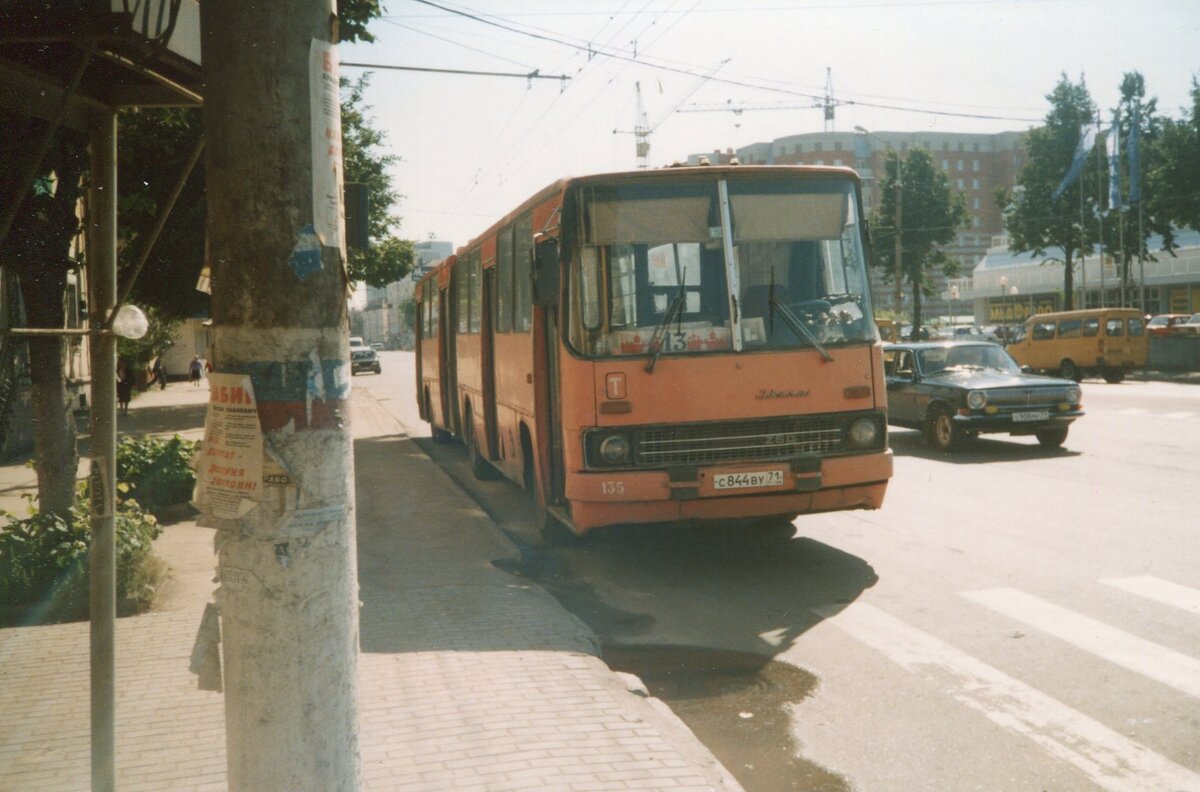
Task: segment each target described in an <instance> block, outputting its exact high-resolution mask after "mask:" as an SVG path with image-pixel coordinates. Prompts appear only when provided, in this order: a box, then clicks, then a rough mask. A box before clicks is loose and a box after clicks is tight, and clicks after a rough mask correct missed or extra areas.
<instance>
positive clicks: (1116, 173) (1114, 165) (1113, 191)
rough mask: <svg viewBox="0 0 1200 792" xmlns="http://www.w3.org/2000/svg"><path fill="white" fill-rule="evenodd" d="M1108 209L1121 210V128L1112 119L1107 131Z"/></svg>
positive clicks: (1118, 121) (1117, 121) (1118, 123)
mask: <svg viewBox="0 0 1200 792" xmlns="http://www.w3.org/2000/svg"><path fill="white" fill-rule="evenodd" d="M1105 142H1106V144H1107V146H1106V147H1107V149H1108V209H1109V211H1110V212H1111V211H1112V210H1113V209H1116V210H1117V211H1120V210H1121V127H1120V120H1119V119H1114V120H1113V125H1112V127H1111V128H1109V130H1108V140H1107V141H1105Z"/></svg>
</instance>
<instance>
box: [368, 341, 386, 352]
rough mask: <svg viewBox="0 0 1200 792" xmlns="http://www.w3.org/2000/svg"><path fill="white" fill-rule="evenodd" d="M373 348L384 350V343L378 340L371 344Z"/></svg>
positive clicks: (378, 350) (379, 350)
mask: <svg viewBox="0 0 1200 792" xmlns="http://www.w3.org/2000/svg"><path fill="white" fill-rule="evenodd" d="M371 349H374V350H375V351H376V352H382V351H383V344H380V343H378V342H376V343H374V344H371Z"/></svg>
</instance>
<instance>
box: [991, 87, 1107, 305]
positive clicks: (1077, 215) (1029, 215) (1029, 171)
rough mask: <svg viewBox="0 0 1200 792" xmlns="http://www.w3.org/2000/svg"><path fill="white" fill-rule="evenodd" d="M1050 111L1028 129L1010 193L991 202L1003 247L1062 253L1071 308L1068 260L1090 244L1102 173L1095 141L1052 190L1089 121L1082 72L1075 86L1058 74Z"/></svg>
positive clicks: (1090, 107)
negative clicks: (1078, 172)
mask: <svg viewBox="0 0 1200 792" xmlns="http://www.w3.org/2000/svg"><path fill="white" fill-rule="evenodd" d="M1046 99H1047V100H1048V101H1049V102H1050V111H1049V112H1048V113H1047V114H1046V122H1045V124H1044V125H1043V126H1041V127H1038V128H1036V129H1032V130H1030V132H1029V135H1028V136H1027V137H1026V139H1025V151H1026V155H1027V161H1026V163H1025V166H1024V167H1023V168H1021V172H1020V174H1018V176H1017V185H1016V188H1015V189H1014V190H1013V191H1012V193H1004V192H1001V193H999V194H998V195H997V201H998V202H999V203H1000V206H1001V207H1002V208H1003V209H1004V227H1005V230H1007V231H1008V234H1009V239H1010V242H1009V249H1010V250H1012V251H1013V252H1014V253H1027V252H1030V251H1032V252H1033V253H1034V255H1037V256H1044V255H1046V252H1047V251H1048V250H1051V249H1053V248H1061V249H1062V252H1063V260H1064V267H1063V307H1064V308H1065V309H1066V310H1068V311H1069V310H1071V309H1072V307H1073V305H1074V295H1075V280H1074V278H1075V268H1074V261H1075V259H1076V257H1077V256H1081V255H1082V254H1084V253H1086V252H1087V251H1088V250H1089V249H1090V244H1091V241H1092V240H1091V239H1090V238H1089V236H1088V234H1089V233H1093V234H1094V233H1095V230H1094V229H1092V230H1090V231H1089V228H1088V226H1089V223H1088V220H1087V219H1088V218H1091V217H1093V216H1094V214H1095V212H1096V210H1097V201H1098V196H1099V189H1098V188H1099V186H1100V185H1101V184H1102V183H1103V182H1102V180H1103V179H1105V178H1107V175H1106V172H1105V171H1104V154H1103V149H1102V148H1101V147H1100V146H1096V148H1094V149H1093V150H1092V152H1091V154H1090V156H1089V157H1088V161H1087V164H1086V165H1085V167H1084V175H1083V176H1081V177H1080V178H1079V179H1078V180H1077V181H1076V183H1075V184H1074V185H1072V186H1071V187H1070V188H1069V189H1066V190H1064V191H1063V192H1062V193H1061V194H1059V195H1058V196H1057V197H1056V196H1055V194H1054V193H1055V191H1056V190H1057V189H1058V186H1059V184H1061V183H1062V180H1063V177H1064V176H1065V175H1066V174H1067V171H1068V169H1069V168H1070V167H1071V162H1072V160H1073V158H1074V155H1075V150H1076V148H1077V147H1078V145H1079V139H1080V130H1081V128H1082V127H1084V126H1085V125H1088V124H1092V123H1095V120H1096V106H1095V104H1093V103H1092V98H1091V95H1090V94H1089V93H1088V90H1087V85H1086V84H1085V83H1084V80H1083V78H1082V77H1080V79H1079V83H1078V85H1076V84H1074V83H1072V82H1071V81H1070V80H1069V79H1068V78H1067V76H1066V75H1065V74H1064V75H1062V77H1061V78H1060V80H1059V82H1058V85H1056V86H1055V87H1054V90H1053V91H1052V92H1051V93H1050V94H1048V95H1047V96H1046Z"/></svg>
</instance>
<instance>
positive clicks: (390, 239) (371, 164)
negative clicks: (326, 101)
mask: <svg viewBox="0 0 1200 792" xmlns="http://www.w3.org/2000/svg"><path fill="white" fill-rule="evenodd" d="M367 80H368V75H366V74H364V75H362V76H361V77H359V78H358V79H357V80H355V81H353V82H351V81H349V80H347V79H345V78H343V79H342V161H343V167H344V168H345V176H346V181H348V182H360V183H362V184H366V185H367V195H368V202H369V208H368V211H367V227H368V231H369V233H370V238H371V244H370V246H369V247H368V248H366V249H365V250H351V251H350V253H349V256H350V262H349V270H350V280H351V281H364V282H366V283H367V284H368V285H370V286H375V287H377V288H383V287H384V286H386V285H387V284H389V283H392V282H394V281H398V280H400V279H401V278H403V277H404V276H405V275H407V274H408V273H409V272H410V271H411V270H412V266H413V245H412V242H410V241H408V240H404V239H400V238H399V237H397V236H395V235H394V234H393V229H394V228H396V227H397V226H398V225H399V223H400V218H399V217H398V216H397V215H395V214H394V211H395V207H396V204H397V202H398V201H399V200H400V197H401V196H400V194H399V192H397V190H396V188H395V186H394V184H393V182H392V176H391V174H390V173H389V172H388V168H390V167H391V166H392V165H394V164H395V163H397V162H399V161H400V158H399V157H398V156H396V155H395V154H388V153H385V152H383V151H382V147H383V143H384V134H383V132H381V131H380V130H379V129H377V128H376V127H375V126H374V125H373V124H372V123H371V120H370V119H369V118H368V117H367V115H366V113H367V111H368V110H370V107H368V106H366V105H365V104H364V103H363V102H364V100H363V93H364V92H365V90H366V87H367Z"/></svg>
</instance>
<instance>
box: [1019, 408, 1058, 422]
mask: <svg viewBox="0 0 1200 792" xmlns="http://www.w3.org/2000/svg"><path fill="white" fill-rule="evenodd" d="M1049 417H1050V411H1049V410H1028V411H1026V412H1015V413H1013V416H1012V419H1013V420H1014V421H1044V420H1046V419H1047V418H1049Z"/></svg>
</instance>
